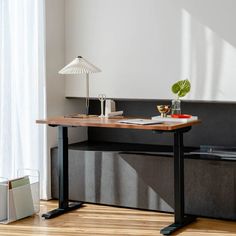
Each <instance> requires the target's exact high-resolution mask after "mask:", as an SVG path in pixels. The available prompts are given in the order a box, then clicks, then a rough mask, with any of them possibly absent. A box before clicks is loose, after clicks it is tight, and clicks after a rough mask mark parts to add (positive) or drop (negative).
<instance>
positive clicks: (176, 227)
mask: <svg viewBox="0 0 236 236" xmlns="http://www.w3.org/2000/svg"><path fill="white" fill-rule="evenodd" d="M195 220H196V217H195V216H185V217H184V222H183V223H181V224H179V223H173V224H171V225H169V226H167V227H165V228H164V229H162V230H161V234H163V235H170V234H172V233H173V232H174V231H176V230H179V229H181V228H182V227H184V226H186V225H188V224H191V223H192V222H193V221H195Z"/></svg>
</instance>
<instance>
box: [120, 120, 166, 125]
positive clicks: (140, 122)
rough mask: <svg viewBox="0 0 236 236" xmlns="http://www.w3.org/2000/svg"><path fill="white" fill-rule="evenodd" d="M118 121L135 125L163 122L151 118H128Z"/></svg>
mask: <svg viewBox="0 0 236 236" xmlns="http://www.w3.org/2000/svg"><path fill="white" fill-rule="evenodd" d="M118 122H119V123H125V124H135V125H154V124H161V123H163V122H162V121H158V120H151V119H128V120H119V121H118Z"/></svg>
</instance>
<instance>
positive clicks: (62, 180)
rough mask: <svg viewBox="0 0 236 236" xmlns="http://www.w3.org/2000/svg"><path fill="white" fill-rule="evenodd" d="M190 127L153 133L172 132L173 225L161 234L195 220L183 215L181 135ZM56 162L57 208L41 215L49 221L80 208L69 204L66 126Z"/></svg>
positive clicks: (60, 128)
mask: <svg viewBox="0 0 236 236" xmlns="http://www.w3.org/2000/svg"><path fill="white" fill-rule="evenodd" d="M190 129H191V126H188V127H185V128H179V129H176V130H173V131H154V132H157V133H164V132H172V133H173V134H174V145H173V148H174V223H173V224H171V225H169V226H167V227H165V228H163V229H162V230H161V234H163V235H170V234H171V233H173V232H174V231H176V230H178V229H180V228H182V227H184V226H186V225H188V224H190V223H191V222H193V221H194V220H195V219H196V218H195V217H194V216H187V215H185V214H184V203H185V201H184V144H183V134H184V133H185V132H188V131H189V130H190ZM58 161H59V163H58V164H59V207H58V208H57V209H55V210H52V211H50V212H48V213H45V214H43V215H42V217H44V218H45V219H51V218H54V217H57V216H59V215H62V214H64V213H66V212H68V211H72V210H75V209H78V208H80V207H81V206H82V205H83V202H76V203H69V188H68V186H69V176H68V126H60V125H59V126H58Z"/></svg>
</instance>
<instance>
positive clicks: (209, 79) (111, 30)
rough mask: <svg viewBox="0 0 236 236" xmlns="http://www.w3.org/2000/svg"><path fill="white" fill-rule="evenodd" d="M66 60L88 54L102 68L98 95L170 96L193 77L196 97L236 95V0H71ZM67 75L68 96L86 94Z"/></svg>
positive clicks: (95, 83)
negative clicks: (180, 83)
mask: <svg viewBox="0 0 236 236" xmlns="http://www.w3.org/2000/svg"><path fill="white" fill-rule="evenodd" d="M65 3H66V4H65V8H66V12H65V36H66V37H65V45H66V48H65V52H66V53H65V58H66V61H65V62H66V63H68V62H70V61H71V60H72V59H74V58H75V57H76V56H78V55H81V56H84V57H85V58H86V59H88V60H89V61H91V62H92V63H94V64H95V65H96V66H98V67H100V68H101V69H102V73H99V74H93V75H91V83H90V84H91V87H90V88H91V96H93V97H97V95H98V94H99V93H105V94H106V95H107V97H113V98H149V99H171V98H173V95H172V94H171V92H170V87H171V84H172V83H174V82H175V81H177V80H179V79H185V78H190V80H191V82H192V91H191V93H190V94H189V96H188V97H187V98H188V99H191V100H213V101H215V100H216V101H236V93H235V86H236V82H235V78H236V49H235V47H236V28H235V22H236V14H235V9H236V1H235V0H66V1H65ZM84 82H85V81H84V80H83V79H76V78H67V81H66V96H71V97H83V96H85V89H84V88H85V83H84Z"/></svg>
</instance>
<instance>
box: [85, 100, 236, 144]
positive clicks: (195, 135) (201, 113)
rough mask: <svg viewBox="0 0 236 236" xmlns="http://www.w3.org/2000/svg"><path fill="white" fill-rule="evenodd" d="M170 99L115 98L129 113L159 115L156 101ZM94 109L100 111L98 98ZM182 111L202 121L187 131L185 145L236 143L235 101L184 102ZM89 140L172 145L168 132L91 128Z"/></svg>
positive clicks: (92, 111)
mask: <svg viewBox="0 0 236 236" xmlns="http://www.w3.org/2000/svg"><path fill="white" fill-rule="evenodd" d="M170 103H171V101H167V100H157V101H147V100H140V101H138V100H134V101H132V100H124V101H123V100H116V104H117V110H123V111H124V114H125V115H127V116H147V117H151V116H156V115H158V112H157V110H156V105H157V104H170ZM90 110H91V113H93V114H100V106H99V101H92V102H91V107H90ZM182 112H183V113H187V114H192V115H197V116H198V117H199V118H200V119H201V120H202V124H201V125H197V126H196V127H193V129H192V130H191V132H189V133H187V134H185V139H184V141H185V145H187V146H193V147H194V146H195V147H196V146H200V145H216V146H236V103H207V102H201V103H200V102H184V101H182ZM88 134H89V140H99V141H102V140H104V141H108V142H127V143H144V144H160V145H172V138H171V135H169V134H163V135H157V134H153V133H152V132H150V131H141V130H124V129H107V128H106V129H102V128H89V132H88Z"/></svg>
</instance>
